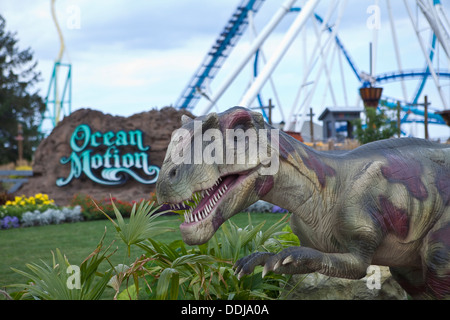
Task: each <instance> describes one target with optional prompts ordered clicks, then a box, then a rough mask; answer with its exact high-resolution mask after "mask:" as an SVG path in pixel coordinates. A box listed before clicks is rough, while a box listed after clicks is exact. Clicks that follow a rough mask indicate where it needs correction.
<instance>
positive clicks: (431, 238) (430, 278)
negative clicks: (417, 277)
mask: <svg viewBox="0 0 450 320" xmlns="http://www.w3.org/2000/svg"><path fill="white" fill-rule="evenodd" d="M422 255H423V260H424V264H425V286H426V293H427V294H428V295H429V297H430V298H435V299H450V222H449V221H447V222H445V223H440V224H438V225H437V226H436V227H435V228H433V229H432V230H431V231H430V233H429V234H428V236H427V238H426V242H425V243H424V246H423V252H422Z"/></svg>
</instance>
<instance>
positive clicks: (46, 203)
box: [0, 193, 57, 220]
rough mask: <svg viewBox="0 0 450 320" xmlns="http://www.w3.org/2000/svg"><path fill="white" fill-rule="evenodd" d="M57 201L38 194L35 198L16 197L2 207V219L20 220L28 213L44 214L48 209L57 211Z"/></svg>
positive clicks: (0, 214)
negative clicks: (37, 212)
mask: <svg viewBox="0 0 450 320" xmlns="http://www.w3.org/2000/svg"><path fill="white" fill-rule="evenodd" d="M55 208H57V206H56V205H55V201H54V200H53V199H49V197H48V195H46V194H42V193H38V194H36V195H35V196H34V197H32V196H31V197H28V198H27V197H26V196H25V195H22V196H15V197H14V200H7V201H6V202H5V204H4V205H2V206H0V218H3V217H4V216H10V217H17V218H18V219H19V220H20V219H21V218H22V215H23V214H24V213H25V212H27V211H35V210H38V211H40V212H43V211H45V210H47V209H55Z"/></svg>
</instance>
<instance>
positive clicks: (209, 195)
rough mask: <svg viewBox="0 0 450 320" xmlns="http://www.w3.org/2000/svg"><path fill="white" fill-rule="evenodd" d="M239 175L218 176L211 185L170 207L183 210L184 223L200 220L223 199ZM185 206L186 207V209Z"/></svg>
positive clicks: (212, 210) (208, 214)
mask: <svg viewBox="0 0 450 320" xmlns="http://www.w3.org/2000/svg"><path fill="white" fill-rule="evenodd" d="M239 177H240V175H238V174H231V175H227V176H223V177H220V178H219V179H218V180H217V181H216V182H215V183H214V184H213V186H212V187H210V188H208V189H204V190H199V191H196V192H194V193H193V194H192V198H191V199H189V200H185V201H183V202H182V203H179V204H175V205H174V204H171V207H172V208H175V209H177V208H178V209H181V208H185V211H184V223H183V224H184V225H188V224H194V223H197V222H200V221H202V220H204V219H206V218H207V217H209V216H210V215H211V213H212V212H214V211H215V209H216V208H217V207H218V206H219V204H220V203H221V202H222V201H223V198H224V197H225V196H226V195H227V194H228V192H229V191H230V190H231V189H232V188H233V186H234V185H235V184H236V183H237V182H238V180H240V179H239ZM186 208H187V209H186Z"/></svg>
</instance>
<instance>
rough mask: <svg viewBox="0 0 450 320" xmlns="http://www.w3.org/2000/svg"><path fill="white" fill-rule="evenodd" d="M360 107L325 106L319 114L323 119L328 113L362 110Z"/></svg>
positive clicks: (320, 118)
mask: <svg viewBox="0 0 450 320" xmlns="http://www.w3.org/2000/svg"><path fill="white" fill-rule="evenodd" d="M363 111H364V109H363V108H361V107H326V108H325V109H324V110H323V111H322V113H321V114H320V116H319V120H323V119H324V118H325V117H326V116H327V115H328V114H329V113H346V112H352V113H353V112H363Z"/></svg>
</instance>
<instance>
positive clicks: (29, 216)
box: [0, 193, 83, 229]
mask: <svg viewBox="0 0 450 320" xmlns="http://www.w3.org/2000/svg"><path fill="white" fill-rule="evenodd" d="M81 220H83V215H82V212H81V207H80V206H74V207H73V208H72V207H61V208H59V207H58V206H57V205H56V204H55V201H54V200H53V199H49V197H48V195H47V194H42V193H38V194H36V195H35V196H34V197H26V196H24V195H22V196H16V197H14V199H11V200H6V201H5V203H4V205H2V206H0V229H10V228H18V227H20V226H22V227H30V226H40V225H46V224H59V223H64V222H76V221H81Z"/></svg>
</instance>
